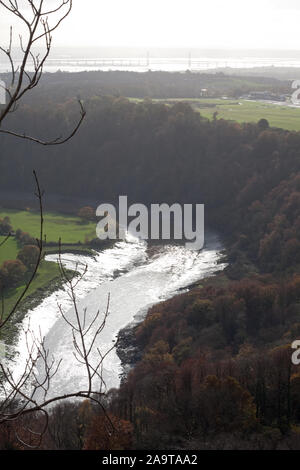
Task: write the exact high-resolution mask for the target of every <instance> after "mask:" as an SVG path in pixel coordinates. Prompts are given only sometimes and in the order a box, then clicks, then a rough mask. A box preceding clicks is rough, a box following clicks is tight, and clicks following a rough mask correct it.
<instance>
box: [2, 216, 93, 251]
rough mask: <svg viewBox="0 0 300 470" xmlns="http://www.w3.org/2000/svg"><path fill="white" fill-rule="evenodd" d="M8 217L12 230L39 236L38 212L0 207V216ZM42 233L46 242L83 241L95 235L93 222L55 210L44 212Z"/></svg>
mask: <svg viewBox="0 0 300 470" xmlns="http://www.w3.org/2000/svg"><path fill="white" fill-rule="evenodd" d="M6 216H7V217H9V218H10V221H11V224H12V226H13V229H14V230H17V229H18V228H20V229H21V230H22V231H23V232H28V233H29V234H30V235H31V236H32V237H34V238H37V237H39V233H40V215H39V213H38V212H31V211H17V210H6V209H0V218H4V217H6ZM44 221H45V222H44V235H46V241H47V242H58V240H59V238H61V241H62V243H63V244H68V243H84V242H85V240H86V238H87V239H89V240H90V239H92V238H95V237H96V225H95V222H88V223H82V221H81V219H80V218H79V217H75V216H71V215H64V214H59V213H55V212H46V213H45V214H44Z"/></svg>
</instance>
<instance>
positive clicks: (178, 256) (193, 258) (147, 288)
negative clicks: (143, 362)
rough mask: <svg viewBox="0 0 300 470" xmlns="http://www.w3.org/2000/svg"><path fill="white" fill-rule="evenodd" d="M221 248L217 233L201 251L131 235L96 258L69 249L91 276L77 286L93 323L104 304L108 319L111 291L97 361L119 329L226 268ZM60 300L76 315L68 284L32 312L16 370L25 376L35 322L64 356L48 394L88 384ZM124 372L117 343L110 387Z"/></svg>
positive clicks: (70, 260)
mask: <svg viewBox="0 0 300 470" xmlns="http://www.w3.org/2000/svg"><path fill="white" fill-rule="evenodd" d="M221 252H222V245H221V242H220V241H219V239H218V237H217V236H216V235H213V234H210V235H209V236H208V237H207V238H206V245H205V248H204V249H203V250H202V251H201V252H196V251H190V250H187V249H186V248H185V247H184V246H175V245H164V246H159V247H154V248H151V249H150V250H149V249H148V246H147V244H146V242H143V241H139V240H137V239H135V238H133V237H131V236H129V235H128V237H127V240H126V241H122V242H119V243H116V244H115V246H114V247H113V248H110V249H107V250H105V251H103V252H100V253H95V257H94V258H92V257H87V256H82V255H73V254H65V255H63V257H62V262H63V264H64V265H65V266H66V267H67V268H73V269H74V268H76V269H77V271H80V270H83V269H84V266H87V272H86V274H85V276H84V277H83V279H82V281H81V282H80V283H79V284H78V286H77V287H76V297H77V304H78V311H79V313H80V315H81V317H83V312H84V311H85V310H86V324H87V325H88V324H89V322H91V321H92V319H93V318H94V315H95V313H96V312H97V311H98V310H99V312H100V315H99V320H100V321H101V320H102V319H103V315H104V312H105V310H106V306H107V301H108V296H110V307H109V316H108V318H107V321H106V325H105V328H104V329H103V331H102V332H101V333H100V335H99V336H98V338H97V342H96V347H95V348H94V352H93V353H92V355H91V362H92V363H93V364H94V365H95V364H96V363H97V362H98V360H99V353H98V349H99V350H100V351H101V353H102V354H105V352H106V351H107V350H108V349H110V348H111V347H112V345H113V344H114V341H115V340H116V338H117V336H118V332H119V331H120V330H121V329H122V328H124V327H125V326H127V325H128V324H129V323H131V322H132V321H138V320H139V321H140V320H141V319H142V318H143V317H144V316H145V315H146V313H147V310H148V309H149V307H150V306H152V305H154V304H156V303H158V302H160V301H162V300H165V299H168V298H171V297H172V296H174V295H176V294H177V293H179V292H181V291H182V290H184V289H188V287H189V286H190V285H191V284H192V283H194V282H196V281H198V280H200V279H203V278H205V277H208V276H211V275H213V274H214V273H215V272H216V271H220V270H222V269H224V268H225V266H226V265H225V264H224V263H222V253H221ZM46 259H47V260H48V261H53V262H57V255H51V256H47V258H46ZM58 305H59V306H60V307H61V309H62V310H63V312H64V314H65V317H66V318H67V319H68V321H72V320H74V318H75V315H74V308H72V302H71V299H70V295H69V292H68V290H67V289H66V288H61V289H59V290H58V291H56V292H55V293H54V294H52V295H50V296H49V297H47V298H46V299H44V301H43V302H42V303H41V304H40V305H39V306H38V307H36V308H34V309H33V310H32V311H29V312H28V313H27V315H26V317H25V319H24V320H23V329H22V331H21V332H20V335H19V339H18V342H17V346H16V351H17V354H16V356H15V359H14V375H15V377H19V376H20V375H21V374H22V372H23V370H24V366H25V364H26V358H27V357H28V353H27V344H28V343H27V342H26V335H25V332H24V331H25V330H27V329H28V327H30V330H31V331H32V332H33V333H34V335H35V336H38V335H41V336H42V337H45V344H46V348H47V349H48V350H49V353H50V355H49V357H52V356H53V357H54V358H55V361H56V363H58V362H59V361H61V364H60V367H59V369H58V372H57V374H56V375H55V376H54V378H53V379H52V381H51V387H50V390H49V394H48V397H52V396H54V395H56V394H69V393H73V392H74V391H76V390H78V389H81V390H86V389H87V380H86V374H85V369H84V366H83V365H81V364H80V363H79V362H78V361H77V360H76V358H75V355H74V347H73V342H72V333H71V327H70V325H69V324H68V322H66V320H65V319H64V318H62V315H61V313H60V311H59V308H58ZM98 326H99V322H98V323H97V322H96V323H95V324H94V325H93V327H92V328H91V330H90V332H89V334H88V335H87V337H86V340H87V343H89V341H91V339H92V336H93V333H94V332H95V331H96V329H97V327H98ZM27 341H28V335H27ZM29 342H30V340H29ZM37 369H38V370H37V374H39V376H40V377H42V376H43V368H42V364H40V365H39V366H38V368H37ZM122 372H123V370H122V365H121V361H120V359H119V357H118V355H117V353H116V350H115V349H113V350H112V351H111V352H110V354H109V355H108V356H107V357H106V359H105V361H104V368H103V378H104V380H105V383H106V387H107V390H108V389H110V388H113V387H118V386H119V384H120V376H121V374H122ZM96 385H97V384H96Z"/></svg>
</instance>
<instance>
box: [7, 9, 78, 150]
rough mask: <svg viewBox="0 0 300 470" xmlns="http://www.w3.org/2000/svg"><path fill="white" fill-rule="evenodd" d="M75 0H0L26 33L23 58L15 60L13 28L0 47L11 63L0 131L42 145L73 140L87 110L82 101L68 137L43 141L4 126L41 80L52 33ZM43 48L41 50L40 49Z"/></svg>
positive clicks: (21, 38) (22, 41)
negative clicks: (76, 119) (78, 114)
mask: <svg viewBox="0 0 300 470" xmlns="http://www.w3.org/2000/svg"><path fill="white" fill-rule="evenodd" d="M72 6H73V0H0V7H2V9H4V10H5V11H6V12H8V13H9V14H11V15H12V16H13V17H14V18H15V19H16V20H18V21H19V23H20V24H21V25H22V27H23V28H25V37H24V35H22V34H20V35H19V48H18V49H19V50H18V53H19V54H21V59H20V60H18V61H16V59H15V57H14V54H13V41H14V29H13V27H12V26H11V27H10V34H9V39H8V45H7V47H1V46H0V53H2V54H3V55H4V56H5V57H6V59H7V61H8V63H9V66H10V76H11V78H10V83H9V84H7V85H2V86H4V89H5V92H6V94H7V97H8V99H7V102H6V104H4V106H3V109H2V110H0V133H1V134H8V135H11V136H14V137H18V138H22V139H26V140H29V141H32V142H35V143H38V144H41V145H61V144H64V143H66V142H67V141H68V140H70V139H71V138H72V137H73V136H74V135H75V134H76V132H77V131H78V129H79V127H80V126H81V124H82V122H83V120H84V118H85V115H86V111H85V109H84V107H83V104H82V102H81V101H80V100H79V101H78V104H79V109H80V116H79V120H78V122H77V124H76V125H75V127H74V129H73V130H72V131H71V132H70V133H69V135H68V136H66V137H63V136H59V137H57V138H55V139H53V140H49V141H44V140H41V139H39V138H38V137H34V136H29V135H27V134H25V133H18V132H15V131H14V130H10V129H5V128H3V127H2V125H3V122H4V120H5V119H6V118H7V116H8V115H9V113H12V112H14V111H16V109H17V107H18V104H19V103H20V100H21V99H22V98H23V96H24V95H25V94H26V93H28V92H29V91H31V90H33V89H34V88H35V87H36V86H37V85H38V84H39V82H40V79H41V77H42V74H43V70H44V66H45V63H46V60H47V59H48V57H49V54H50V51H51V47H52V33H53V32H54V31H55V30H57V29H58V28H59V27H60V25H61V23H62V22H63V21H64V20H65V19H66V18H67V17H68V16H69V14H70V13H71V10H72ZM37 48H42V52H37Z"/></svg>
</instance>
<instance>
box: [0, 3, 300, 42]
mask: <svg viewBox="0 0 300 470" xmlns="http://www.w3.org/2000/svg"><path fill="white" fill-rule="evenodd" d="M26 3H27V2H26V0H19V4H23V5H24V4H26ZM44 3H45V4H48V3H50V4H57V1H56V0H45V2H44ZM299 20H300V0H251V1H249V2H248V1H247V2H246V1H242V0H208V1H204V0H128V1H126V0H105V1H104V0H74V7H73V11H72V13H71V16H70V17H69V18H68V19H67V20H66V22H65V23H63V24H62V26H61V28H60V30H59V31H57V32H56V33H55V35H54V39H55V45H60V46H63V45H68V46H70V45H74V46H77V45H80V46H92V45H94V46H142V47H147V46H148V47H151V46H161V47H170V46H171V47H172V46H176V47H180V46H181V47H200V48H202V47H203V48H210V47H211V48H223V47H224V48H252V49H253V48H271V49H278V48H280V49H299V50H300V35H299V24H300V23H299ZM11 22H12V21H11V20H10V21H9V18H8V16H7V15H6V14H5V13H4V11H3V9H2V7H0V41H1V43H0V44H3V43H4V41H5V38H7V33H8V26H9V24H10V23H11Z"/></svg>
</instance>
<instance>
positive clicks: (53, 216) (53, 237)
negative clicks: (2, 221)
mask: <svg viewBox="0 0 300 470" xmlns="http://www.w3.org/2000/svg"><path fill="white" fill-rule="evenodd" d="M6 216H7V217H9V218H10V221H11V224H12V226H13V229H14V230H17V229H18V228H19V229H21V230H22V231H23V232H27V233H29V234H30V235H31V236H32V237H35V238H38V237H39V232H40V215H39V213H37V212H31V211H16V210H7V209H0V218H4V217H6ZM44 220H45V225H44V235H46V241H47V242H55V243H58V240H59V238H61V240H62V252H70V251H71V252H78V253H82V254H83V253H86V254H92V250H91V249H90V248H89V247H88V246H85V245H84V242H85V241H86V239H88V240H91V239H93V238H95V237H96V223H95V222H88V223H82V221H81V219H80V218H79V217H75V216H68V215H63V214H59V213H48V212H47V213H45V214H44ZM5 238H6V237H0V243H1V242H2V241H3V240H4V239H5ZM68 244H72V246H70V245H69V246H68ZM74 244H77V245H75V246H74ZM57 247H58V245H57ZM57 247H55V246H54V247H52V246H50V247H45V250H44V251H45V253H55V252H57ZM20 249H21V246H20V245H19V244H18V242H17V241H16V240H15V238H9V239H8V240H7V241H6V242H5V244H4V245H2V246H1V247H0V266H1V265H2V263H3V262H4V261H7V260H14V259H16V257H17V254H18V252H19V251H20ZM59 279H60V271H59V266H58V264H57V263H52V262H48V261H42V263H41V264H40V266H39V269H38V273H37V275H36V277H35V279H34V281H33V283H32V284H31V285H30V288H29V290H28V292H27V294H26V297H25V298H24V300H25V299H26V298H27V297H28V296H32V297H31V298H30V302H31V301H32V298H33V299H34V300H35V301H38V300H39V299H42V298H43V296H44V295H45V292H46V291H47V290H48V289H49V288H51V286H52V287H53V283H56V282H59ZM25 283H26V279H24V283H23V285H22V286H19V287H17V288H14V289H9V291H6V292H5V294H4V300H5V305H4V307H5V312H6V313H8V312H9V311H10V309H11V308H12V307H13V305H14V304H15V302H16V301H17V299H18V298H19V296H20V294H21V293H22V291H23V289H24V287H25ZM12 331H13V330H12ZM6 334H7V335H10V327H9V328H8V331H7V333H6Z"/></svg>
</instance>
